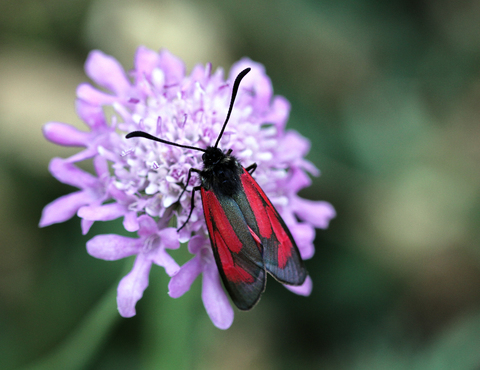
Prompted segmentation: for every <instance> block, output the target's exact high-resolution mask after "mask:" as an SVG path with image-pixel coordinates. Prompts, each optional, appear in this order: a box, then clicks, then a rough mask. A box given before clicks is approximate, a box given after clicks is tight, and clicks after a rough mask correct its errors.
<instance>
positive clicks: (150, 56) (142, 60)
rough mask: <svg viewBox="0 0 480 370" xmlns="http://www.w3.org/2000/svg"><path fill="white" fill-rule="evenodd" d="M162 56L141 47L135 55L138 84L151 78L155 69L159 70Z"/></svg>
mask: <svg viewBox="0 0 480 370" xmlns="http://www.w3.org/2000/svg"><path fill="white" fill-rule="evenodd" d="M159 60H160V56H159V55H158V53H157V52H155V51H153V50H150V49H148V48H146V47H145V46H140V47H139V48H138V49H137V52H136V53H135V75H136V80H137V82H138V81H140V80H141V79H142V78H144V77H145V76H146V77H150V76H151V74H152V71H153V70H154V68H158V65H159Z"/></svg>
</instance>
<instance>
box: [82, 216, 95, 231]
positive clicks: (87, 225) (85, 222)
mask: <svg viewBox="0 0 480 370" xmlns="http://www.w3.org/2000/svg"><path fill="white" fill-rule="evenodd" d="M94 222H95V221H90V220H86V219H84V218H82V220H81V221H80V225H81V228H82V235H87V234H88V232H89V231H90V228H91V227H92V225H93V223H94Z"/></svg>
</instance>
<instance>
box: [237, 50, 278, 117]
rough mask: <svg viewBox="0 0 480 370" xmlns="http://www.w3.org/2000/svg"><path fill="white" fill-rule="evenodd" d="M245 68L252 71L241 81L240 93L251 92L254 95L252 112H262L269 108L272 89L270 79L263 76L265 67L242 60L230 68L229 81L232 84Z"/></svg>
mask: <svg viewBox="0 0 480 370" xmlns="http://www.w3.org/2000/svg"><path fill="white" fill-rule="evenodd" d="M247 67H250V68H252V70H251V71H250V72H249V73H248V74H247V75H246V76H245V78H244V79H243V80H242V85H241V87H240V91H241V90H248V91H252V92H253V94H254V100H253V102H252V104H253V106H254V110H257V111H258V112H264V111H266V110H267V109H268V108H269V106H270V101H271V99H272V94H273V88H272V83H271V81H270V78H268V76H267V75H266V74H265V67H264V66H263V65H262V64H260V63H257V62H253V61H252V60H250V59H248V58H243V59H242V60H240V61H239V62H237V63H235V64H234V65H233V66H232V68H231V70H230V76H229V79H230V81H231V82H232V83H233V81H234V80H235V77H236V76H237V75H238V74H239V73H240V72H241V71H242V70H243V69H245V68H247ZM239 94H240V92H239Z"/></svg>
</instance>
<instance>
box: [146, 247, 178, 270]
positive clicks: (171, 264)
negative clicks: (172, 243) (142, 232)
mask: <svg viewBox="0 0 480 370" xmlns="http://www.w3.org/2000/svg"><path fill="white" fill-rule="evenodd" d="M152 260H153V262H155V263H156V264H157V265H159V266H162V267H163V268H165V272H166V273H167V275H168V276H173V275H175V274H176V273H177V272H178V270H179V269H180V266H178V264H177V262H175V260H174V259H173V258H172V257H171V256H170V255H169V254H168V253H167V251H166V250H165V248H164V247H162V246H160V247H159V248H157V249H156V253H155V254H154V255H153V258H152Z"/></svg>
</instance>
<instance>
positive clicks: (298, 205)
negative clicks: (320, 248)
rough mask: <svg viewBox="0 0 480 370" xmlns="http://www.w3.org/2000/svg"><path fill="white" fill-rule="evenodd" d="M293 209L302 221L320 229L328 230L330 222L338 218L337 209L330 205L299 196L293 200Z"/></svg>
mask: <svg viewBox="0 0 480 370" xmlns="http://www.w3.org/2000/svg"><path fill="white" fill-rule="evenodd" d="M292 209H293V211H294V212H295V214H296V215H297V216H298V217H299V218H300V219H302V220H303V221H306V222H309V223H311V224H312V225H313V226H315V227H318V228H320V229H326V228H327V227H328V224H329V223H330V220H331V219H332V218H334V217H335V216H336V212H335V208H333V206H332V205H331V204H330V203H328V202H324V201H314V200H308V199H303V198H300V197H297V196H295V197H293V198H292Z"/></svg>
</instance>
